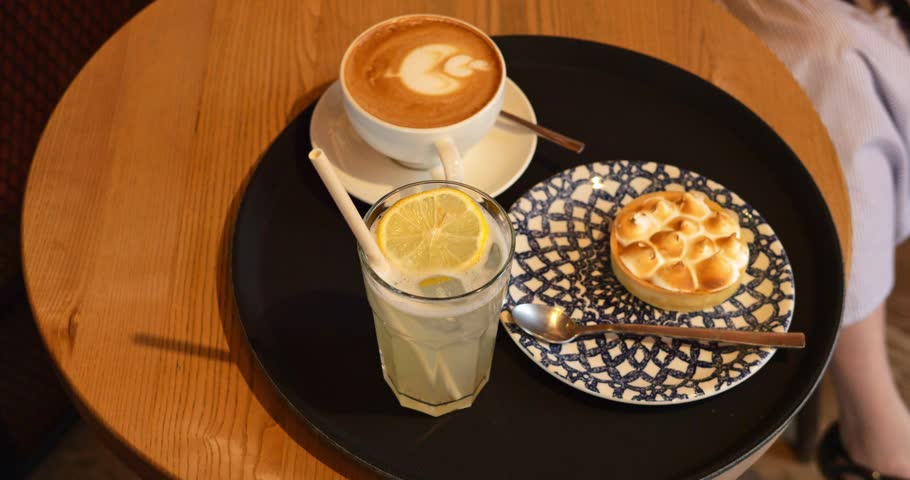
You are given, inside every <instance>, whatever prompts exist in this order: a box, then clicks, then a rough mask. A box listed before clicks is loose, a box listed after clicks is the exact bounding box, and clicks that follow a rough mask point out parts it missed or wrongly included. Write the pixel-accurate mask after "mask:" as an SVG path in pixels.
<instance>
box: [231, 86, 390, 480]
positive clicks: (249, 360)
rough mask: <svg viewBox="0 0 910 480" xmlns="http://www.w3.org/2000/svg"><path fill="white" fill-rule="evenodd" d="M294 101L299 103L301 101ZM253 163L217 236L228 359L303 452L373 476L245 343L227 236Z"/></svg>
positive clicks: (351, 474)
mask: <svg viewBox="0 0 910 480" xmlns="http://www.w3.org/2000/svg"><path fill="white" fill-rule="evenodd" d="M325 86H327V85H325ZM325 86H322V87H320V88H317V89H315V90H314V91H318V92H320V93H321V92H322V91H323V90H324V88H325ZM315 98H318V95H315V97H313V98H310V99H309V102H311V101H312V100H313V99H315ZM298 103H300V104H303V103H302V101H300V102H298ZM295 105H296V104H295ZM295 108H296V107H295ZM292 113H293V112H292ZM260 160H261V158H260ZM257 165H258V161H257V164H255V165H253V166H251V167H250V170H249V171H248V172H247V174H246V175H245V176H244V179H243V182H242V184H241V185H240V188H238V190H237V192H236V193H235V194H234V198H233V199H232V201H231V205H230V207H229V210H228V214H227V217H226V218H225V219H224V224H223V227H222V233H221V240H220V242H219V246H218V252H219V261H218V272H217V291H218V311H219V316H220V320H221V324H222V328H223V331H224V335H225V339H226V340H227V343H228V347H229V349H230V351H229V352H228V359H229V360H230V361H232V362H234V363H235V364H236V365H237V367H238V369H239V370H240V372H241V375H243V378H244V380H245V381H246V383H247V385H248V386H249V388H250V390H251V391H252V392H253V395H255V397H256V399H257V400H258V401H259V403H260V404H261V405H262V406H263V407H264V408H265V410H266V411H267V412H268V413H269V415H270V416H271V417H272V418H273V419H274V420H275V421H276V422H277V424H278V425H279V426H280V427H281V428H282V429H283V430H284V431H285V432H287V434H288V435H289V436H290V437H291V438H293V439H294V441H295V442H297V444H298V445H300V446H301V447H303V448H304V449H305V450H307V452H309V453H310V454H311V455H312V456H313V457H315V458H316V459H317V460H319V461H320V462H322V463H323V464H325V465H327V466H328V467H329V468H331V469H332V470H334V471H336V472H338V473H340V474H341V475H343V476H345V477H347V478H372V477H375V474H373V473H372V472H370V471H369V470H367V469H366V468H364V467H363V466H361V465H360V464H358V463H356V462H353V461H351V460H348V459H346V458H345V457H344V455H343V454H342V453H341V452H339V451H338V450H335V449H334V448H333V447H332V446H330V445H329V443H328V442H326V441H325V440H324V439H323V438H321V437H320V436H319V434H318V433H317V432H314V431H313V430H311V429H310V428H309V427H308V426H307V425H306V424H305V423H304V422H303V421H302V420H301V419H300V418H299V417H298V416H297V415H296V414H295V412H294V411H293V410H292V409H291V408H290V406H289V405H288V404H287V402H286V401H285V399H284V398H282V397H281V396H280V395H279V394H278V393H277V392H276V391H275V389H274V388H273V386H272V384H271V382H270V381H269V379H268V378H267V377H266V375H265V373H264V372H263V370H262V369H261V368H260V366H259V364H258V362H257V361H256V359H255V357H254V356H253V353H252V351H251V350H250V346H249V344H248V343H247V340H246V337H245V335H244V332H243V327H242V325H241V323H240V317H239V315H238V311H237V304H236V300H235V298H234V292H233V287H232V281H231V274H230V272H231V265H230V264H231V239H232V237H233V230H234V224H235V221H236V218H237V212H238V210H239V208H240V202H241V200H242V199H243V193H244V191H245V190H246V187H247V184H248V183H249V180H250V177H251V176H252V173H253V172H254V171H255V170H256V166H257Z"/></svg>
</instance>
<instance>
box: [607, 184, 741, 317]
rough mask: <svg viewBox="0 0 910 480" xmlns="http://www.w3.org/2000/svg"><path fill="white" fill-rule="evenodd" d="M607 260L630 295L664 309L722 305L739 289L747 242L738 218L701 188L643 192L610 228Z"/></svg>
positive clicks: (624, 208)
mask: <svg viewBox="0 0 910 480" xmlns="http://www.w3.org/2000/svg"><path fill="white" fill-rule="evenodd" d="M610 263H611V264H612V266H613V272H614V273H615V274H616V278H617V279H619V281H620V283H622V284H623V286H625V287H626V289H627V290H629V291H630V292H631V293H632V294H633V295H635V296H636V297H638V298H640V299H642V300H644V301H645V302H647V303H649V304H651V305H653V306H655V307H658V308H663V309H665V310H676V311H681V312H689V311H694V310H703V309H706V308H710V307H713V306H715V305H718V304H720V303H721V302H723V301H724V300H726V299H727V298H729V297H730V296H731V295H732V294H733V293H734V292H736V290H737V289H738V288H739V285H740V283H741V282H742V279H743V276H744V275H745V270H746V266H747V265H748V263H749V246H748V244H747V243H746V242H745V240H744V239H743V237H742V229H741V227H740V225H739V217H738V216H737V215H736V213H735V212H733V211H731V210H727V209H724V208H722V207H721V206H720V205H718V204H717V203H716V202H714V201H712V200H711V199H709V198H708V197H707V196H706V195H705V194H703V193H701V192H678V191H672V192H670V191H665V192H654V193H649V194H646V195H642V196H640V197H638V198H636V199H634V200H632V201H631V202H629V204H628V205H626V206H625V207H623V208H622V209H620V211H619V213H617V215H616V217H615V218H614V220H613V225H612V227H611V229H610Z"/></svg>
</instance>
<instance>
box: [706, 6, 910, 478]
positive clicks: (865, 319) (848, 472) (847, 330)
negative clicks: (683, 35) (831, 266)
mask: <svg viewBox="0 0 910 480" xmlns="http://www.w3.org/2000/svg"><path fill="white" fill-rule="evenodd" d="M720 2H721V3H722V4H723V5H724V6H725V7H726V8H727V10H728V11H729V12H730V13H732V14H733V15H734V16H735V17H737V18H738V19H739V20H740V21H742V22H743V23H744V24H745V25H746V26H747V27H748V28H749V29H750V30H752V31H753V32H754V33H755V34H757V35H758V36H759V37H760V38H761V39H762V40H763V41H764V42H765V44H767V45H768V47H770V48H771V50H772V51H774V53H776V54H777V56H778V58H780V60H781V61H782V62H783V63H784V64H785V65H786V66H787V67H788V68H789V70H790V72H791V73H792V74H793V76H794V77H795V78H796V80H797V81H798V82H799V83H800V85H801V86H802V88H803V90H805V92H806V94H807V95H808V96H809V99H810V100H811V101H812V103H813V104H814V105H815V108H816V110H817V111H818V114H819V116H820V117H821V119H822V121H823V122H824V124H825V126H826V127H827V128H828V132H829V134H830V136H831V140H832V141H833V142H834V147H835V149H836V150H837V154H838V157H840V161H841V165H842V166H843V170H844V175H845V177H846V181H847V188H848V190H849V194H850V204H851V208H852V220H853V255H852V258H853V262H852V265H851V270H850V277H849V278H848V280H847V296H846V299H845V305H844V317H843V324H842V327H841V332H840V338H839V340H838V343H837V346H836V347H835V350H834V354H833V357H832V360H831V369H832V373H833V375H834V380H835V384H836V389H837V398H838V403H839V405H840V412H841V413H840V420H839V422H838V423H837V424H835V425H834V426H833V427H832V428H831V429H830V430H829V431H828V432H827V434H826V435H825V438H824V439H823V440H822V443H821V446H820V449H819V464H820V466H821V469H822V472H823V473H824V474H825V476H826V477H828V478H888V477H898V478H908V479H910V411H908V409H907V405H906V404H905V403H904V402H903V400H902V399H901V396H900V393H899V392H898V390H897V387H896V385H895V383H894V377H893V375H892V372H891V369H890V367H889V364H888V357H887V352H886V346H885V309H884V302H885V299H886V298H887V296H888V294H889V293H890V291H891V289H892V287H893V286H894V276H895V274H894V269H895V263H894V261H895V258H894V255H895V249H896V246H897V245H898V244H899V243H900V242H902V241H903V240H905V239H907V238H908V237H910V48H908V40H907V39H908V36H907V32H908V24H910V3H908V0H881V1H875V0H855V1H854V2H849V1H846V0H720Z"/></svg>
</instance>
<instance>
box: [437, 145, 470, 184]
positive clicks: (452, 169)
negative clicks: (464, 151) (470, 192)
mask: <svg viewBox="0 0 910 480" xmlns="http://www.w3.org/2000/svg"><path fill="white" fill-rule="evenodd" d="M434 144H435V145H436V151H437V152H438V153H439V159H440V160H441V161H442V168H443V170H445V172H446V180H450V181H453V182H464V165H463V164H462V162H461V154H460V153H458V147H457V146H455V142H454V141H452V139H451V138H449V137H445V138H440V139H439V140H436V141H435V142H434Z"/></svg>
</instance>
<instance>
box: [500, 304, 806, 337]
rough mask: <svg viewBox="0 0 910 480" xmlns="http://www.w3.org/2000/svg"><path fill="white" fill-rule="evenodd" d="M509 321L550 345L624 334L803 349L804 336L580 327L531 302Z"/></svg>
mask: <svg viewBox="0 0 910 480" xmlns="http://www.w3.org/2000/svg"><path fill="white" fill-rule="evenodd" d="M512 319H513V320H514V321H515V324H516V325H518V326H519V327H521V328H522V330H524V331H525V332H528V334H530V335H531V336H534V337H536V338H538V339H540V340H543V341H545V342H550V343H567V342H571V341H572V340H575V339H576V338H577V337H579V336H581V335H593V334H598V333H601V334H602V333H624V334H634V335H653V336H657V337H670V338H679V339H684V340H708V341H715V342H726V343H736V344H740V345H754V346H759V347H781V348H803V347H805V346H806V337H805V335H803V334H802V333H790V332H787V333H777V332H747V331H742V330H726V329H720V328H694V327H693V328H690V327H670V326H665V325H644V324H640V323H608V324H601V325H579V324H578V323H576V322H575V321H574V320H572V319H571V318H570V317H569V316H568V315H566V313H565V312H564V311H563V309H561V308H559V307H549V306H546V305H535V304H531V303H525V304H522V305H518V306H517V307H515V308H513V309H512Z"/></svg>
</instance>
